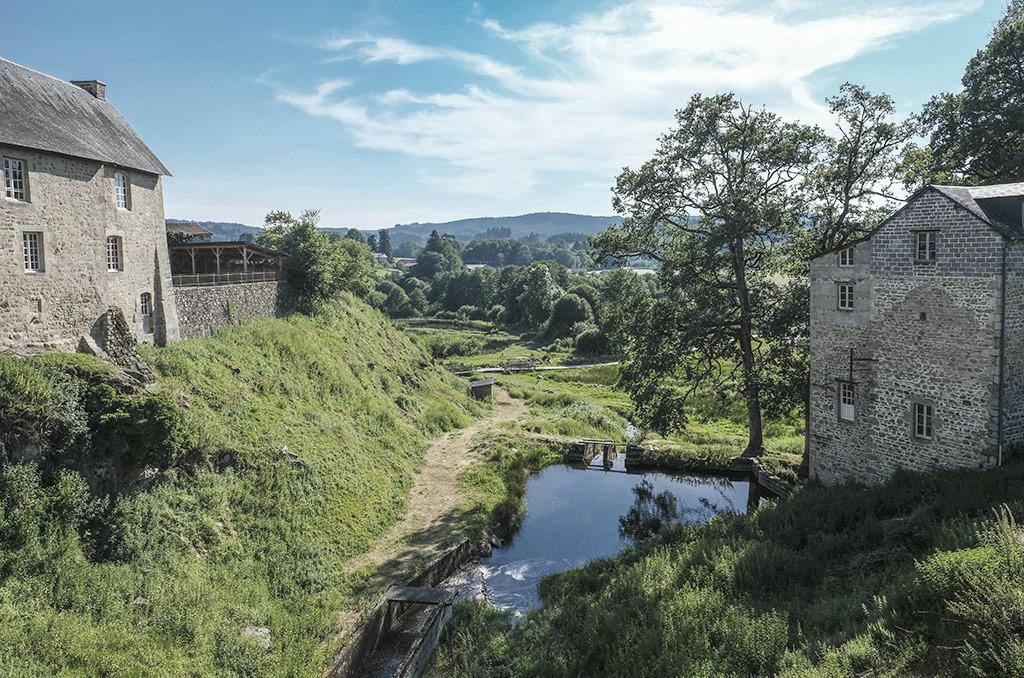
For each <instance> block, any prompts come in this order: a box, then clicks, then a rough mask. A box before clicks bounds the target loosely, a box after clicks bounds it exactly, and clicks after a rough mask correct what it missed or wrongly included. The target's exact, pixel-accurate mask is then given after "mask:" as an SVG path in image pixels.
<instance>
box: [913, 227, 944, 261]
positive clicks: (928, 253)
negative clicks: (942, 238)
mask: <svg viewBox="0 0 1024 678" xmlns="http://www.w3.org/2000/svg"><path fill="white" fill-rule="evenodd" d="M915 236H916V237H915V241H916V246H915V248H914V260H915V261H935V254H936V248H935V245H936V242H937V240H938V236H939V234H938V233H937V232H936V231H918V232H917V233H916V234H915Z"/></svg>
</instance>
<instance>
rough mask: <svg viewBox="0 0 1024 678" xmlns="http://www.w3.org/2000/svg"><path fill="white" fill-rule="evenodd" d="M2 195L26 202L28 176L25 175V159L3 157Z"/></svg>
mask: <svg viewBox="0 0 1024 678" xmlns="http://www.w3.org/2000/svg"><path fill="white" fill-rule="evenodd" d="M3 170H4V197H7V198H10V199H11V200H20V201H21V202H28V177H26V176H25V161H24V160H19V159H18V158H4V163H3Z"/></svg>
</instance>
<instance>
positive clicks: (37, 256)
mask: <svg viewBox="0 0 1024 678" xmlns="http://www.w3.org/2000/svg"><path fill="white" fill-rule="evenodd" d="M21 246H22V249H23V251H24V253H25V272H26V273H41V272H42V270H43V234H42V233H40V232H39V231H25V232H24V233H22V234H21Z"/></svg>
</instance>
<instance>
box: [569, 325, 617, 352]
mask: <svg viewBox="0 0 1024 678" xmlns="http://www.w3.org/2000/svg"><path fill="white" fill-rule="evenodd" d="M575 346H576V352H577V353H579V354H581V355H605V354H607V353H608V352H609V349H610V346H609V344H608V337H607V335H605V333H604V332H602V331H601V330H599V329H598V328H596V327H592V328H590V329H587V330H583V331H582V332H580V333H579V334H578V335H576V343H575Z"/></svg>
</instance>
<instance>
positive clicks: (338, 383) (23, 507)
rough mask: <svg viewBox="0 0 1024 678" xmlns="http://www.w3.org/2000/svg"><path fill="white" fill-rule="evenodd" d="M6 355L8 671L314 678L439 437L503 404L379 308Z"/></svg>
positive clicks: (0, 373)
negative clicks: (140, 368) (135, 375)
mask: <svg viewBox="0 0 1024 678" xmlns="http://www.w3.org/2000/svg"><path fill="white" fill-rule="evenodd" d="M143 353H144V356H145V358H146V359H147V361H148V362H149V363H150V365H151V366H152V367H153V370H154V372H155V373H156V374H157V376H158V379H159V382H158V384H156V385H154V386H151V387H149V388H147V389H145V390H137V389H134V388H133V387H132V386H131V385H129V384H126V383H124V382H123V381H119V380H118V379H117V378H116V375H113V374H112V373H111V370H110V369H109V367H108V366H105V365H104V364H102V363H100V362H98V361H96V360H90V359H88V358H87V357H84V356H61V355H49V356H42V357H40V358H36V359H32V360H29V361H22V360H16V359H11V358H4V357H0V412H2V413H3V417H2V418H0V446H2V447H3V450H4V452H5V454H10V455H11V458H12V459H21V460H23V462H24V463H10V464H7V465H5V466H4V467H3V468H2V469H0V470H2V473H0V512H2V513H3V514H4V515H5V517H6V518H5V520H4V521H2V525H0V546H2V548H0V647H2V648H3V651H2V652H0V673H5V672H7V673H12V674H14V675H60V674H64V673H74V674H87V675H99V674H110V675H183V674H195V675H271V674H277V675H313V674H316V673H318V672H319V671H320V670H321V669H322V668H323V666H325V665H326V663H327V662H328V661H329V659H330V658H331V657H332V656H333V655H334V653H335V650H336V647H332V643H331V642H330V639H335V640H336V642H340V641H338V625H339V621H338V611H339V610H340V609H344V608H345V607H346V606H347V605H350V604H351V603H352V601H353V600H355V599H358V595H357V591H358V589H359V587H360V586H361V585H363V584H364V583H365V580H366V577H365V576H364V575H363V574H362V573H359V572H352V571H350V570H349V569H348V568H347V563H348V562H350V561H351V560H352V559H353V558H355V557H358V556H359V555H360V554H362V553H364V552H366V551H367V550H369V549H372V548H373V547H374V545H375V544H377V543H378V542H379V541H380V539H381V538H382V537H383V536H384V535H385V534H387V532H388V530H389V528H390V527H391V525H393V524H394V523H395V522H396V521H398V520H400V519H401V518H402V516H403V515H405V509H406V507H407V505H408V504H407V497H408V491H409V489H410V487H411V486H412V483H413V478H414V477H415V475H416V472H417V470H418V469H419V468H421V466H422V464H423V461H424V455H425V453H426V452H427V449H428V441H429V440H431V439H433V438H435V437H436V436H438V435H440V434H442V433H443V432H445V431H447V430H452V429H454V428H457V427H460V426H465V425H468V424H469V423H470V422H471V421H472V420H473V419H476V418H477V417H479V416H480V415H482V414H483V413H484V412H485V410H486V408H485V407H484V406H482V405H481V404H479V403H475V402H473V401H472V400H471V399H470V397H469V395H468V393H467V392H466V388H465V384H464V383H463V382H462V381H460V380H458V379H456V378H455V377H453V376H451V375H450V374H448V373H447V371H446V370H444V369H443V368H441V367H440V366H438V365H435V364H434V363H433V361H432V360H431V358H430V356H429V355H427V354H426V353H425V352H424V351H423V350H422V349H421V348H420V347H419V346H417V345H415V344H413V343H412V342H411V341H410V340H409V339H408V338H407V337H406V336H404V335H403V334H402V333H400V332H398V331H396V330H395V329H394V327H393V325H392V324H391V322H390V321H389V320H387V319H385V318H384V317H383V316H381V315H380V314H379V313H377V312H376V311H373V310H372V309H370V308H369V307H368V306H367V305H366V304H364V303H362V302H361V301H358V300H356V299H352V298H349V299H347V300H346V303H343V304H341V305H339V306H338V307H337V308H333V309H326V310H325V312H324V313H323V314H322V315H319V316H317V317H306V316H292V317H289V318H286V319H267V320H258V321H253V322H250V323H246V324H244V325H242V326H239V327H232V328H228V329H225V330H223V331H221V332H218V333H217V334H216V335H215V336H214V337H211V338H208V339H200V340H189V341H184V342H180V343H177V344H174V345H173V346H170V347H167V348H152V347H148V348H144V349H143Z"/></svg>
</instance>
